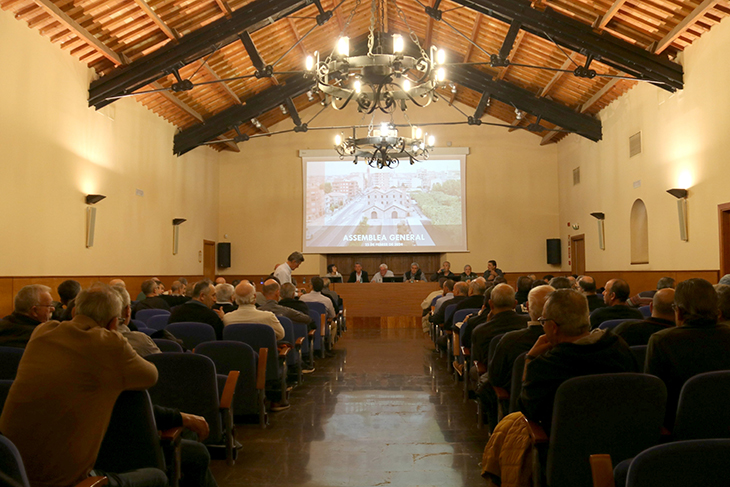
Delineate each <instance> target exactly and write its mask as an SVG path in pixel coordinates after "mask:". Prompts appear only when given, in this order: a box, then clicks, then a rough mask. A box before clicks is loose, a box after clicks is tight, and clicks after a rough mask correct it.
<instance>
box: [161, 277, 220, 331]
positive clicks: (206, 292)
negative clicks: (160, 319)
mask: <svg viewBox="0 0 730 487" xmlns="http://www.w3.org/2000/svg"><path fill="white" fill-rule="evenodd" d="M215 299H216V293H215V287H213V285H212V284H211V283H210V282H208V281H200V282H197V283H196V284H195V287H193V299H191V300H190V301H188V302H187V303H185V304H181V305H180V306H176V307H175V309H174V310H172V314H170V319H169V321H168V323H181V322H183V321H192V322H196V323H207V324H208V325H210V326H212V327H213V329H214V330H215V336H216V338H217V339H218V340H222V339H223V314H224V313H223V311H221V310H220V309H216V310H213V309H211V308H212V307H213V305H214V304H215Z"/></svg>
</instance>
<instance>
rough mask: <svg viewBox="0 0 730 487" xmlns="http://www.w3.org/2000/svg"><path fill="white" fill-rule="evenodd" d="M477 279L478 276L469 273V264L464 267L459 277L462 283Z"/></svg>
mask: <svg viewBox="0 0 730 487" xmlns="http://www.w3.org/2000/svg"><path fill="white" fill-rule="evenodd" d="M477 277H479V276H478V275H476V274H475V273H473V272H472V271H471V266H470V265H469V264H467V265H465V266H464V272H462V273H461V276H460V277H459V279H460V280H462V281H473V280H474V279H476V278H477Z"/></svg>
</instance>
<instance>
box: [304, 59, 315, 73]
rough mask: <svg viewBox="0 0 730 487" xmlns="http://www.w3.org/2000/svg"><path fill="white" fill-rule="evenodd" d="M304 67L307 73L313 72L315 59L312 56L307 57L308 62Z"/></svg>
mask: <svg viewBox="0 0 730 487" xmlns="http://www.w3.org/2000/svg"><path fill="white" fill-rule="evenodd" d="M304 66H305V68H306V69H307V71H311V70H312V69H313V68H314V58H313V57H312V56H307V61H306V62H305V65H304Z"/></svg>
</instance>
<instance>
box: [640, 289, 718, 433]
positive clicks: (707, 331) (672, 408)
mask: <svg viewBox="0 0 730 487" xmlns="http://www.w3.org/2000/svg"><path fill="white" fill-rule="evenodd" d="M718 310H719V301H718V296H717V293H716V292H715V289H714V288H713V287H712V284H710V283H709V282H707V281H705V280H704V279H696V278H695V279H687V280H686V281H682V282H680V283H679V284H677V288H676V289H675V292H674V316H675V320H676V323H677V326H676V327H672V328H667V329H665V330H661V331H658V332H656V333H654V334H653V335H652V336H651V337H650V338H649V345H648V347H647V349H646V362H645V366H644V372H646V373H647V374H652V375H656V376H657V377H659V378H660V379H661V380H663V381H664V384H665V385H666V386H667V409H666V416H665V421H664V424H665V426H667V427H671V426H672V425H673V424H674V416H675V414H676V411H677V401H678V399H679V392H680V390H681V389H682V386H683V385H684V383H685V382H686V381H687V379H689V378H690V377H693V376H695V375H697V374H701V373H703V372H710V371H713V370H728V369H730V353H728V350H730V327H728V326H726V325H722V324H719V323H718V322H717V317H718Z"/></svg>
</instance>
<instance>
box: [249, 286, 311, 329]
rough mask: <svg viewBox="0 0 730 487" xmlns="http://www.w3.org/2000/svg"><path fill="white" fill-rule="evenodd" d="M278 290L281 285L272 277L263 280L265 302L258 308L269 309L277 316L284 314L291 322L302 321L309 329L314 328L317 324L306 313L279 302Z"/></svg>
mask: <svg viewBox="0 0 730 487" xmlns="http://www.w3.org/2000/svg"><path fill="white" fill-rule="evenodd" d="M280 291H281V286H279V283H278V282H276V281H275V280H274V279H269V280H267V281H264V297H266V302H265V303H264V304H263V305H262V306H260V307H259V310H261V311H270V312H272V313H274V314H275V315H277V316H284V317H286V318H289V319H290V320H291V321H292V322H293V323H303V324H305V325H307V326H308V327H309V329H310V330H314V329H315V328H316V327H317V325H316V324H315V323H314V322H313V321H312V318H310V317H309V315H308V314H304V313H302V312H301V311H297V310H295V309H293V308H289V307H287V306H282V305H280V304H279V300H280V299H281V295H280Z"/></svg>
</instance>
